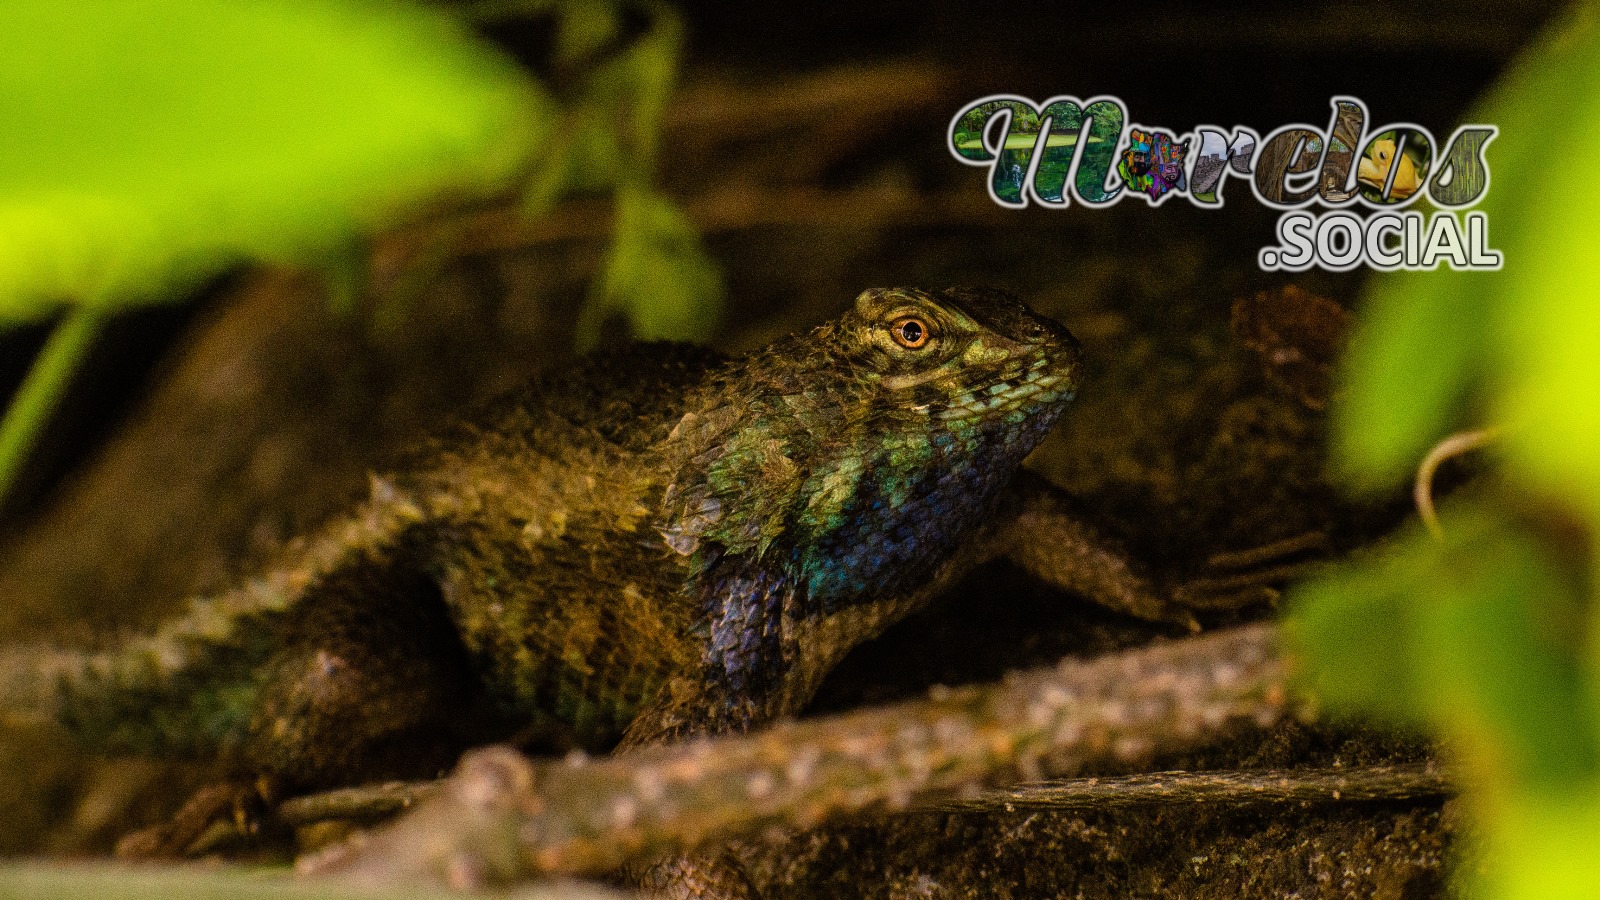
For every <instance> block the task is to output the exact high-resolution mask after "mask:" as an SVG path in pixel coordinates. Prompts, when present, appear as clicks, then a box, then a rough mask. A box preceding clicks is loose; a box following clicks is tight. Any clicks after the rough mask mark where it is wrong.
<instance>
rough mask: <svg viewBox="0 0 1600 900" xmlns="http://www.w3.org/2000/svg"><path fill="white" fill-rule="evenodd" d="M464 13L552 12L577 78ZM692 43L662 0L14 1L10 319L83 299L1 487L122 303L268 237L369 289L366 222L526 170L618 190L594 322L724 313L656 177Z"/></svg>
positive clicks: (159, 297) (680, 320)
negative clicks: (546, 69)
mask: <svg viewBox="0 0 1600 900" xmlns="http://www.w3.org/2000/svg"><path fill="white" fill-rule="evenodd" d="M633 7H637V9H635V10H634V11H636V12H641V13H644V14H645V15H644V18H645V19H647V21H648V24H647V25H646V26H645V27H643V29H642V30H639V29H634V30H633V32H626V33H625V29H624V20H625V19H626V18H627V17H626V16H624V14H623V13H624V11H625V10H626V9H629V8H633ZM463 10H464V12H463ZM463 16H465V17H469V18H478V19H494V18H501V17H507V16H518V17H526V16H548V17H551V18H552V19H553V21H554V23H555V26H556V30H555V37H556V39H555V41H554V46H553V50H552V56H553V58H552V59H551V60H550V61H549V64H550V69H551V70H552V71H553V72H554V73H555V80H556V81H560V82H563V84H562V87H563V90H562V91H560V92H559V95H560V98H559V99H558V92H557V91H556V90H554V89H553V88H552V87H549V86H547V85H545V84H543V83H542V82H541V81H539V80H538V79H536V78H533V77H530V76H529V75H528V73H526V72H524V71H522V70H521V69H519V68H518V67H517V66H516V65H514V64H513V63H511V62H510V61H509V60H507V59H505V58H503V57H502V56H501V54H499V53H497V52H495V51H494V50H493V49H492V48H490V47H488V46H487V45H486V44H484V43H483V42H482V41H480V40H478V39H476V38H475V37H474V36H473V35H472V34H471V32H470V31H469V29H468V28H467V27H466V26H465V23H464V22H463V21H461V18H462V17H463ZM635 18H638V17H637V16H636V17H635ZM682 44H683V34H682V26H681V24H680V22H679V20H678V18H677V16H676V15H675V14H674V13H673V12H672V10H671V9H670V8H667V7H665V6H660V5H657V4H653V3H649V2H648V0H646V2H644V3H643V4H639V3H628V2H625V0H618V2H603V0H533V2H492V3H480V4H474V5H468V6H465V7H460V8H458V9H457V10H456V12H455V13H454V14H446V13H445V12H442V11H439V10H436V9H428V8H425V7H423V6H421V5H419V4H415V3H412V2H409V0H394V2H386V0H385V2H380V0H254V2H250V3H235V2H230V0H149V2H131V0H104V2H95V3H55V2H48V0H16V2H13V3H8V4H5V5H4V6H3V7H0V161H3V162H0V328H3V327H5V326H7V325H9V324H16V323H19V322H26V321H34V320H38V319H41V318H44V317H46V316H49V315H52V314H54V313H56V312H57V311H59V310H61V309H63V308H66V309H67V310H68V313H67V317H66V319H65V320H64V322H63V323H62V325H61V326H60V327H59V328H58V330H57V333H56V334H55V336H54V337H53V338H52V339H51V341H50V342H49V343H48V344H47V345H46V348H45V351H44V352H43V353H41V354H40V356H39V359H38V361H37V363H36V365H35V367H34V369H33V371H32V372H31V373H30V375H29V377H28V379H27V380H26V381H25V383H24V385H23V387H22V388H21V389H20V390H19V392H18V393H17V395H16V397H15V398H14V400H13V402H12V406H11V409H10V410H9V411H8V412H7V414H6V418H5V420H4V421H3V422H0V495H3V494H4V492H5V489H6V486H7V485H8V483H9V481H10V479H11V478H12V477H13V475H14V473H15V470H16V468H17V464H18V462H19V461H20V459H21V458H22V456H23V455H24V454H25V453H26V451H27V449H28V447H29V445H30V443H31V441H32V436H33V434H34V433H35V432H36V431H37V429H38V427H39V425H40V424H41V423H42V422H43V420H44V419H45V418H46V417H47V416H48V414H49V412H50V410H51V408H52V406H53V403H54V400H55V398H56V397H58V396H59V395H60V392H61V390H62V388H63V386H64V385H65V383H66V382H67V381H68V380H69V378H70V376H71V374H72V372H73V370H74V367H75V365H76V363H77V361H78V360H79V359H80V358H81V357H82V355H83V353H84V351H85V348H86V347H87V346H88V345H89V343H90V342H91V341H92V339H93V337H94V334H95V333H96V331H97V329H98V327H99V325H100V324H101V322H102V321H103V319H104V318H105V316H107V315H111V314H114V313H115V312H116V311H117V310H119V309H122V308H125V307H127V306H130V305H134V304H139V303H152V302H163V301H173V300H178V299H181V298H182V297H183V296H184V293H185V291H184V288H185V287H186V286H189V285H192V284H193V283H194V282H195V281H196V280H197V279H200V278H203V277H205V276H208V275H211V274H214V273H216V272H218V271H220V270H221V269H223V268H225V267H227V266H230V265H233V264H235V263H238V262H241V261H244V260H247V259H267V260H273V261H278V262H288V263H296V264H301V265H306V264H310V265H319V264H320V265H323V266H324V267H326V268H327V269H328V270H329V271H330V273H332V276H333V277H332V281H334V282H335V285H336V286H342V288H341V289H339V290H334V291H332V294H333V295H334V296H335V297H336V298H337V297H345V298H348V297H349V296H351V294H352V292H353V291H354V290H355V288H356V287H357V286H358V284H359V274H358V273H359V271H360V268H361V267H360V264H359V263H357V262H355V261H354V260H353V259H352V258H351V254H350V252H349V248H350V247H351V246H352V245H353V242H354V241H355V240H356V239H357V238H358V237H359V236H361V235H363V234H367V233H370V232H373V231H376V230H378V229H381V228H383V227H385V226H387V225H390V224H393V223H394V222H396V221H397V220H399V219H401V218H403V217H408V216H414V215H417V214H419V213H420V212H423V211H425V209H426V208H427V204H429V203H432V202H434V201H435V200H438V199H452V200H461V199H467V198H471V197H474V196H483V195H487V194H489V193H491V192H496V191H501V190H504V189H505V188H507V187H508V186H510V185H511V184H512V183H513V181H517V180H520V181H521V182H522V183H524V184H525V185H526V188H525V191H526V196H527V201H528V210H529V212H530V214H532V215H539V214H543V213H545V212H548V211H549V209H550V208H551V206H553V204H554V203H555V202H556V201H557V200H559V199H560V198H562V197H563V196H566V195H570V194H574V193H594V192H604V193H611V194H614V195H615V197H616V205H617V208H618V214H617V216H616V217H615V220H616V236H615V240H614V242H613V244H612V248H611V250H610V252H609V253H608V256H607V259H606V262H605V265H604V269H603V271H602V272H601V273H600V276H599V277H597V278H596V279H595V282H594V284H595V287H594V290H593V292H592V296H591V298H590V302H589V304H588V308H587V309H586V310H585V314H584V318H583V323H584V326H585V328H584V333H583V335H582V337H583V338H584V339H585V340H586V341H589V342H592V341H593V340H594V339H595V337H596V336H597V335H598V330H599V325H600V323H602V322H603V321H605V320H606V318H607V317H608V316H609V315H611V314H621V315H623V316H625V317H627V318H628V319H629V320H631V321H632V323H633V326H634V329H635V331H637V332H639V333H640V334H642V335H644V336H648V337H671V338H689V337H699V336H704V334H705V333H706V332H707V331H708V330H709V328H710V325H711V324H712V322H714V320H715V316H716V313H717V309H718V304H719V300H720V278H719V275H718V273H717V270H716V268H715V266H714V265H713V264H712V263H711V262H710V260H709V259H708V258H707V257H706V255H705V253H704V252H703V250H702V249H701V247H700V243H699V239H698V235H697V234H696V233H695V231H694V229H693V227H692V226H691V225H690V223H689V220H688V219H687V217H686V216H685V215H684V214H683V213H682V212H681V211H680V210H679V209H677V207H676V206H675V205H674V204H673V203H672V202H671V201H669V200H668V199H667V198H665V197H664V196H662V195H661V194H660V193H659V191H657V190H656V189H655V188H654V186H653V185H654V173H655V168H656V163H657V159H656V156H657V152H656V151H657V145H658V133H659V130H660V123H661V117H662V111H663V110H664V108H665V106H666V101H667V98H668V96H669V94H670V92H671V90H672V88H673V86H674V82H675V78H676V73H677V68H678V65H679V61H680V56H681V50H682Z"/></svg>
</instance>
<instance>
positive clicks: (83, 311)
mask: <svg viewBox="0 0 1600 900" xmlns="http://www.w3.org/2000/svg"><path fill="white" fill-rule="evenodd" d="M100 323H101V315H100V313H99V312H98V311H96V310H93V309H89V308H87V307H82V306H80V307H76V308H74V309H72V310H71V311H70V312H68V313H67V316H66V318H65V319H64V320H62V322H61V323H60V324H59V325H57V326H56V330H55V331H54V332H53V333H52V334H51V335H50V340H48V341H46V342H45V345H44V349H42V350H40V351H39V355H38V356H37V357H36V358H35V359H34V361H33V368H32V369H30V370H29V371H28V377H27V378H26V379H24V380H23V382H22V386H21V387H20V388H18V389H17V393H16V395H15V396H13V397H12V399H11V408H10V409H7V410H6V416H5V419H4V421H0V501H3V500H4V499H5V498H6V497H7V496H8V495H9V494H10V492H11V488H12V486H13V484H14V482H15V481H16V478H17V474H18V473H19V472H20V471H21V469H22V465H23V463H24V462H26V461H27V455H28V451H29V450H31V449H32V448H33V445H34V441H35V439H36V438H37V437H38V434H39V430H40V429H41V428H43V427H44V423H45V422H46V421H48V420H49V418H50V413H51V412H53V411H54V410H55V408H56V403H57V402H58V401H60V399H61V394H62V393H63V392H64V391H65V390H66V387H67V384H68V383H69V382H70V381H71V378H72V374H73V373H74V372H76V371H77V370H78V366H79V364H80V363H81V362H82V361H83V357H84V355H85V354H86V353H87V352H88V349H89V346H90V344H91V343H93V341H94V337H95V335H97V334H99V333H100Z"/></svg>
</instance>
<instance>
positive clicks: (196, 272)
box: [0, 0, 551, 321]
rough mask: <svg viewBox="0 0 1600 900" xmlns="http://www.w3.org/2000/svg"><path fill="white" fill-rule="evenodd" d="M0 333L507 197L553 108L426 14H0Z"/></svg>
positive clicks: (72, 7) (150, 2) (44, 8)
mask: <svg viewBox="0 0 1600 900" xmlns="http://www.w3.org/2000/svg"><path fill="white" fill-rule="evenodd" d="M0 110H3V111H0V160H3V161H4V162H3V164H0V320H10V321H17V320H22V319H36V318H38V317H40V316H43V315H45V314H47V313H49V312H50V311H51V310H52V309H53V308H55V307H56V306H57V305H58V304H60V303H62V302H66V303H73V304H82V305H88V306H97V307H107V308H114V307H118V306H122V305H126V304H128V303H130V302H136V301H141V300H161V299H168V298H172V297H174V295H175V294H176V293H177V292H176V291H174V290H173V288H174V287H175V286H176V285H178V284H181V283H182V282H184V281H187V280H189V279H191V278H193V277H195V276H204V275H207V274H210V273H212V272H215V271H216V270H217V269H219V268H220V267H222V266H225V265H227V264H229V263H231V262H234V261H237V260H239V259H243V258H247V257H261V258H269V259H279V260H291V261H305V260H307V259H308V258H312V257H314V255H315V254H317V253H321V252H326V251H327V250H328V249H330V248H333V247H335V246H337V245H338V244H339V242H341V241H343V240H347V239H348V238H349V237H350V236H351V235H353V234H355V233H357V232H359V231H362V230H369V229H372V228H374V227H378V226H381V225H383V224H385V223H386V222H388V221H391V220H392V218H393V217H394V216H395V215H396V214H397V213H403V212H406V211H410V210H409V209H408V208H409V207H410V206H412V205H413V204H415V203H417V202H419V201H422V200H425V199H427V198H429V197H430V196H431V195H434V194H435V193H437V192H438V191H440V190H442V189H457V190H462V191H470V192H474V193H482V192H485V191H488V190H492V189H494V188H495V187H497V186H499V185H502V184H504V183H505V181H506V179H507V178H508V177H509V176H510V175H512V174H513V173H514V172H515V171H516V168H517V166H518V165H519V164H520V162H521V160H522V159H523V158H524V157H525V156H526V154H527V151H528V148H529V147H530V145H531V143H532V139H533V138H535V137H536V135H537V132H538V131H540V130H542V129H543V128H544V127H545V126H544V124H543V123H544V122H545V120H546V119H547V118H548V117H549V113H550V112H551V104H550V101H549V100H548V99H547V98H546V97H545V96H544V95H543V92H541V91H539V90H538V89H537V87H536V86H535V85H534V84H532V83H531V82H530V81H529V80H528V79H526V78H523V77H521V76H520V75H519V74H518V72H517V70H516V68H515V67H514V66H513V65H512V64H510V63H509V62H508V61H505V60H502V59H501V58H500V57H499V56H497V55H495V54H492V53H490V52H489V51H488V50H487V49H485V48H484V47H483V46H482V45H480V44H479V43H478V42H476V41H474V40H472V39H471V38H470V36H469V35H468V34H467V33H466V31H465V30H464V29H463V28H461V27H459V25H457V24H455V23H453V22H452V21H451V20H449V19H446V18H444V17H442V16H440V15H438V14H435V13H430V12H427V11H425V10H423V9H421V8H418V7H414V6H412V5H410V4H405V3H375V2H350V0H345V2H331V0H256V2H252V3H232V2H225V0H144V2H126V0H124V2H112V0H105V2H94V3H57V2H51V0H13V2H11V3H7V4H5V6H4V8H3V9H0Z"/></svg>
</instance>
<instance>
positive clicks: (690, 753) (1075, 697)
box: [303, 625, 1290, 886]
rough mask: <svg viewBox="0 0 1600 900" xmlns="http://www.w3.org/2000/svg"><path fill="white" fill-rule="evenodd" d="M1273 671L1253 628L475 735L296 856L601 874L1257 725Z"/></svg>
mask: <svg viewBox="0 0 1600 900" xmlns="http://www.w3.org/2000/svg"><path fill="white" fill-rule="evenodd" d="M1287 677H1288V673H1287V667H1286V665H1285V663H1284V662H1283V660H1282V659H1281V657H1280V656H1279V654H1278V650H1277V632H1276V630H1275V629H1274V628H1273V627H1272V626H1268V625H1255V626H1249V627H1245V628H1239V629H1234V630H1231V631H1228V632H1222V633H1218V634H1213V635H1207V636H1203V637H1199V638H1194V639H1191V640H1184V641H1175V642H1170V643H1162V644H1157V645H1155V646H1151V647H1146V648H1143V649H1139V650H1133V651H1128V652H1125V653H1120V654H1115V655H1111V656H1108V657H1103V658H1100V659H1095V660H1090V661H1087V662H1081V661H1069V662H1065V663H1062V664H1061V665H1059V666H1056V667H1052V668H1047V669H1041V670H1035V671H1031V672H1025V673H1017V674H1013V675H1012V676H1010V677H1008V678H1006V679H1005V680H1004V681H1002V682H1000V683H997V684H993V685H987V686H982V687H974V688H963V689H960V690H946V691H940V692H936V693H935V695H934V696H932V697H930V698H928V699H925V700H921V701H915V702H911V703H905V704H901V705H897V706H891V707H885V708H879V709H868V710H861V711H857V712H853V713H849V714H845V715H841V716H836V717H830V718H825V719H816V720H808V721H800V722H787V723H782V724H779V725H777V726H774V727H772V728H769V729H766V730H763V731H760V732H755V733H751V734H746V735H736V736H727V737H721V738H716V739H702V740H695V741H691V742H687V743H682V744H676V745H668V746H658V747H648V748H643V749H640V750H637V751H635V752H631V753H628V754H624V755H619V756H613V757H607V758H602V759H588V758H575V759H572V760H568V761H560V762H533V761H530V760H528V759H527V758H525V757H523V756H522V755H521V754H519V753H517V752H515V751H514V750H511V749H509V748H488V749H485V750H479V751H476V752H474V753H472V754H469V755H468V756H467V757H465V758H464V759H463V761H462V764H461V766H460V768H459V769H458V770H457V772H456V774H454V775H453V776H451V778H450V779H449V780H448V781H447V782H446V783H445V786H444V788H443V790H441V791H440V792H439V793H438V794H437V795H435V796H434V797H432V798H429V799H427V800H425V801H423V802H421V803H419V804H418V805H417V808H416V809H415V810H414V811H412V812H411V813H410V814H408V815H406V816H404V817H402V818H401V819H400V820H399V821H397V822H396V823H395V824H393V825H391V826H389V827H387V828H386V829H383V830H380V831H378V832H375V833H372V834H371V835H369V836H367V837H366V838H365V839H364V840H363V841H360V842H358V843H355V844H350V845H345V846H341V847H338V848H335V849H334V850H332V851H329V852H327V853H324V854H321V855H319V856H316V857H311V858H308V859H307V860H305V861H304V863H303V868H304V870H305V871H308V872H314V873H325V874H333V873H339V874H343V875H346V876H349V877H355V878H357V879H360V880H364V881H375V882H389V881H392V880H394V879H402V880H404V879H410V878H416V877H423V878H430V877H431V878H433V879H435V880H437V879H444V880H446V881H448V882H450V883H452V884H456V885H462V886H474V885H481V884H487V883H494V882H499V881H505V880H510V879H513V878H519V877H522V876H525V875H527V874H529V873H534V872H568V873H599V872H606V871H611V870H613V869H615V868H617V867H618V866H620V865H622V864H623V863H625V862H628V861H631V860H638V859H642V858H649V857H652V856H657V855H660V854H663V853H665V852H669V851H671V850H673V849H676V848H681V847H686V846H693V845H697V844H701V843H703V842H706V841H708V840H714V839H718V838H725V837H729V836H732V835H735V834H738V833H748V832H750V831H751V830H754V829H759V828H762V827H764V826H768V825H773V824H788V825H793V826H798V827H808V826H812V825H816V824H818V823H820V822H822V821H824V820H826V819H828V818H829V817H832V816H836V815H839V814H843V813H846V812H851V811H856V810H863V809H884V808H890V809H898V808H904V807H906V806H908V805H910V804H911V803H913V802H919V803H921V802H934V801H938V800H941V799H946V798H949V797H951V796H954V795H955V794H956V793H957V792H959V791H962V790H970V789H972V788H975V787H980V786H983V785H985V784H996V783H1006V782H1012V781H1015V780H1018V779H1036V778H1038V777H1040V776H1041V775H1044V774H1047V773H1055V774H1063V773H1071V772H1074V771H1080V770H1081V769H1082V768H1083V767H1084V766H1086V765H1090V764H1093V763H1097V762H1106V761H1109V760H1113V759H1115V760H1122V761H1128V760H1132V759H1139V758H1144V757H1146V756H1148V755H1149V754H1151V753H1154V752H1158V751H1166V750H1177V749H1181V748H1185V747H1190V746H1193V745H1195V744H1198V743H1200V742H1202V741H1204V740H1206V739H1207V738H1209V737H1212V736H1214V735H1216V734H1219V733H1221V732H1223V731H1224V730H1225V729H1231V728H1233V727H1236V726H1237V725H1238V723H1240V722H1241V721H1246V722H1253V723H1255V724H1257V725H1262V726H1265V725H1268V724H1270V723H1272V722H1274V721H1277V720H1278V719H1279V718H1281V717H1282V716H1283V715H1284V714H1285V713H1287V712H1288V711H1289V707H1290V700H1289V694H1288V689H1287V684H1286V681H1287ZM463 873H466V874H463Z"/></svg>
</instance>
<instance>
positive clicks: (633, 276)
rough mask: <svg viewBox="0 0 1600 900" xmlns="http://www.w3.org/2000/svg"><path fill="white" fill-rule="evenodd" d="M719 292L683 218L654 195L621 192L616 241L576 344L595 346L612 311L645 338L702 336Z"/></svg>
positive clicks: (716, 278)
mask: <svg viewBox="0 0 1600 900" xmlns="http://www.w3.org/2000/svg"><path fill="white" fill-rule="evenodd" d="M721 286H722V281H721V276H720V274H719V272H718V271H717V267H716V264H715V263H714V262H712V260H711V259H710V257H708V256H707V255H706V254H705V251H704V250H703V249H702V248H701V246H700V236H699V233H698V232H696V230H695V227H694V223H693V222H691V221H690V220H689V217H688V216H687V215H685V214H684V212H683V211H682V210H681V209H679V208H678V207H677V205H676V204H674V203H672V202H671V201H670V200H668V199H666V198H665V197H662V196H660V195H659V194H655V193H652V192H650V191H648V190H644V189H642V188H639V187H636V186H629V187H624V188H623V189H622V190H620V191H619V192H618V195H617V223H616V237H615V240H614V243H613V244H612V247H611V254H610V256H609V257H608V258H607V260H606V263H605V271H604V272H602V273H601V276H600V278H599V279H598V280H597V281H596V282H595V286H594V290H593V292H592V296H591V297H590V300H589V303H588V304H587V305H586V306H585V307H584V311H583V316H582V318H581V319H580V321H579V336H578V340H579V343H580V344H581V345H582V346H585V347H592V346H595V345H596V344H597V343H598V342H599V339H600V329H601V327H602V326H603V325H604V324H605V323H606V320H607V319H608V318H609V317H611V316H613V315H616V314H619V313H620V314H623V315H626V316H627V317H628V319H629V322H630V324H631V325H632V327H633V330H634V331H635V332H636V333H637V334H639V335H641V336H644V337H650V338H670V339H680V340H681V339H688V338H695V337H703V336H704V335H705V334H706V333H708V332H709V331H710V330H711V327H712V326H713V325H714V324H715V322H716V317H717V314H718V312H719V311H720V307H721V297H722V287H721Z"/></svg>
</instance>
